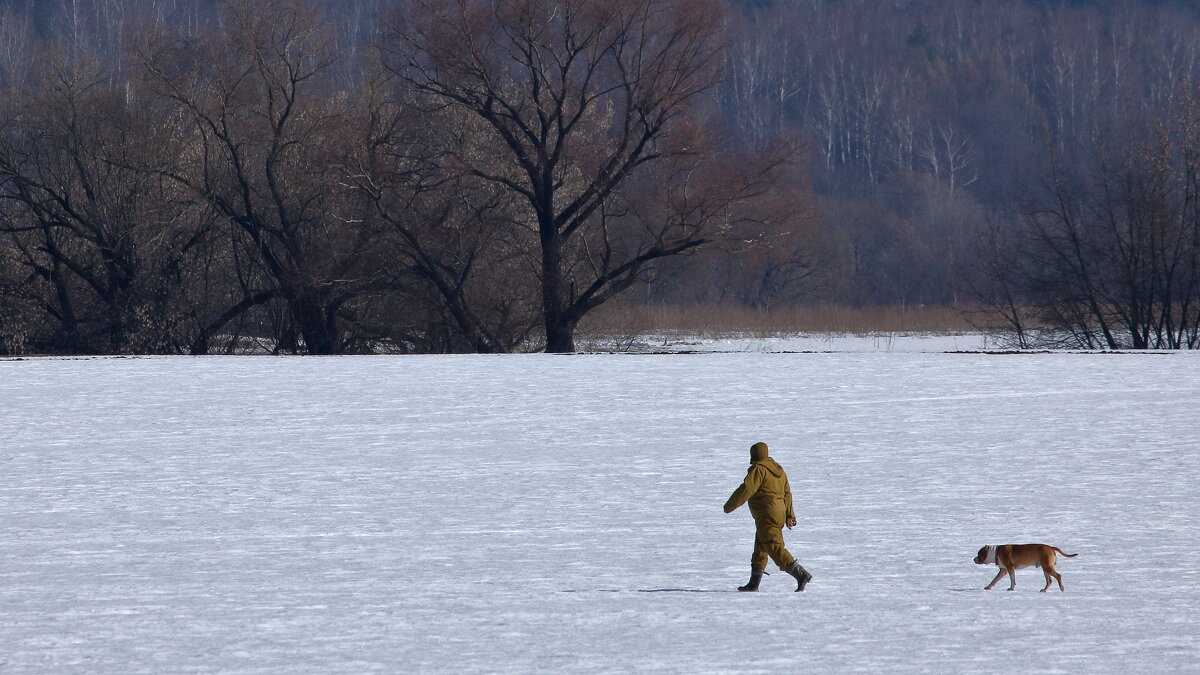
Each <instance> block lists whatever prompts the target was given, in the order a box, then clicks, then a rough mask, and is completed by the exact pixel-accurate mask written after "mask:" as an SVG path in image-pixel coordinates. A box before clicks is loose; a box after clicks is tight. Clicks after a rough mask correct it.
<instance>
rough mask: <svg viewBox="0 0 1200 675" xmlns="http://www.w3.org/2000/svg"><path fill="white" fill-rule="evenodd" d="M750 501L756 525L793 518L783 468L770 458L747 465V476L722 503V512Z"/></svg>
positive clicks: (727, 511)
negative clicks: (723, 508)
mask: <svg viewBox="0 0 1200 675" xmlns="http://www.w3.org/2000/svg"><path fill="white" fill-rule="evenodd" d="M746 502H750V515H752V516H754V520H755V522H757V523H759V524H770V525H772V526H775V527H783V526H784V524H786V523H787V521H789V520H793V519H795V517H796V512H795V510H793V509H792V488H791V486H790V485H788V478H787V474H786V473H785V472H784V471H783V467H782V466H779V463H778V462H776V461H775V460H774V459H772V458H770V457H764V458H762V459H759V460H756V461H754V462H753V463H751V464H750V470H749V471H747V472H746V479H745V480H743V481H742V484H741V485H739V486H738V489H736V490H734V491H733V494H732V495H730V496H729V501H727V502H725V513H730V512H732V511H733V510H734V509H736V508H738V507H739V506H741V505H742V504H745V503H746Z"/></svg>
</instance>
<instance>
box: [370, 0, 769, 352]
mask: <svg viewBox="0 0 1200 675" xmlns="http://www.w3.org/2000/svg"><path fill="white" fill-rule="evenodd" d="M723 35H724V13H723V11H722V10H721V8H720V7H719V6H718V5H717V4H716V3H713V2H709V1H708V0H582V1H579V2H562V1H556V0H420V1H418V2H414V3H413V4H412V5H411V7H410V8H409V10H408V11H406V12H404V13H402V15H400V16H398V17H395V18H394V20H393V21H392V22H391V24H390V26H389V29H388V30H387V31H386V38H385V50H384V53H385V63H386V66H387V67H388V68H389V69H390V70H391V71H392V72H393V73H395V74H396V75H397V76H398V77H399V80H400V82H402V83H404V84H406V85H408V86H410V87H412V88H414V89H415V90H416V91H417V92H419V93H421V94H423V95H424V96H425V97H426V103H427V105H428V106H430V107H436V106H445V107H448V108H450V109H453V110H457V111H460V112H461V113H462V115H461V118H462V119H461V123H462V124H464V125H472V124H474V125H478V126H479V127H480V128H481V130H482V131H483V132H484V134H485V135H484V136H483V138H484V139H486V141H485V142H482V143H479V144H475V145H473V146H472V147H470V148H469V149H466V150H465V151H463V152H455V153H453V154H452V155H450V156H448V157H447V158H446V159H445V162H446V163H447V164H448V165H449V166H452V167H454V168H457V169H458V170H460V171H462V172H463V173H464V174H466V175H470V176H472V177H474V178H476V179H478V180H482V181H486V182H490V183H492V184H494V185H497V186H501V187H502V188H503V189H505V190H507V191H509V192H511V193H512V194H514V195H517V196H518V197H519V198H520V200H521V201H522V202H523V203H524V211H525V214H524V216H523V217H522V218H518V222H517V223H516V224H517V225H518V226H521V227H526V228H529V229H530V230H531V231H532V232H533V233H534V234H535V235H536V241H537V247H538V251H537V255H536V265H535V269H536V274H537V275H538V280H539V283H540V287H541V304H542V314H543V324H544V327H545V333H546V335H545V339H546V351H549V352H570V351H574V332H575V327H576V325H577V324H578V323H579V321H580V319H581V318H582V317H583V316H584V315H585V314H586V313H587V312H589V311H590V310H592V309H594V308H595V307H598V306H599V305H601V304H603V303H604V302H605V301H607V300H609V299H610V298H612V297H613V296H614V295H616V294H617V293H619V292H621V291H622V290H624V289H626V288H628V287H629V286H630V285H631V284H633V283H634V282H635V281H637V280H639V279H640V278H643V276H644V274H645V273H646V271H647V270H648V269H649V268H650V267H651V266H652V264H653V262H654V261H655V260H658V259H661V258H664V257H667V256H674V255H679V254H683V253H686V252H689V251H693V250H696V249H698V248H701V247H704V246H706V245H708V244H711V243H713V242H714V241H717V240H720V239H721V238H722V237H724V236H726V235H728V234H730V233H731V232H732V231H733V230H734V229H735V228H734V225H736V224H737V223H739V222H740V221H741V216H740V215H739V214H738V213H737V211H738V208H739V207H740V206H741V205H742V204H744V203H745V202H748V201H753V200H754V199H755V198H757V197H759V196H761V195H762V194H764V193H766V192H768V191H769V188H768V187H767V186H768V183H769V181H768V180H766V176H767V174H769V173H770V169H769V168H765V169H764V168H761V167H757V166H756V170H753V171H748V172H728V173H726V174H725V175H724V176H723V180H725V181H726V182H725V183H724V184H723V185H722V186H721V188H722V189H721V190H717V191H710V190H709V189H708V188H709V187H711V185H704V186H702V185H701V183H700V182H699V181H698V179H699V178H700V177H701V176H702V175H703V174H704V173H705V168H706V163H707V162H710V161H717V157H719V152H716V151H717V150H719V149H720V144H719V143H717V144H708V143H704V144H700V145H697V141H699V140H701V139H703V138H704V136H705V134H704V133H702V132H700V131H698V126H699V125H700V124H701V117H702V115H701V114H700V112H701V108H702V107H703V106H704V105H705V104H706V102H707V101H706V98H705V96H704V94H705V92H707V91H708V90H709V89H710V88H711V87H713V86H714V84H715V83H716V82H717V80H718V78H719V76H720V66H721V57H722V40H723ZM711 133H715V132H711ZM701 146H703V147H701ZM702 153H707V154H702ZM655 165H659V166H655ZM767 166H768V167H770V168H775V167H777V166H778V163H777V162H767ZM651 168H654V172H651V171H650V169H651ZM647 180H649V181H650V182H649V183H648V182H647ZM663 181H666V182H669V183H670V186H669V187H668V186H667V185H666V184H665V183H664V182H663ZM639 190H648V191H658V192H660V193H663V194H665V193H666V192H670V193H671V194H670V198H669V199H668V200H667V201H664V202H662V204H661V205H663V206H667V207H673V208H666V209H658V210H657V211H651V210H649V209H644V208H643V209H637V208H634V202H635V201H636V199H635V198H634V196H633V194H632V193H633V192H635V191H639ZM718 195H719V196H720V199H714V197H716V196H718Z"/></svg>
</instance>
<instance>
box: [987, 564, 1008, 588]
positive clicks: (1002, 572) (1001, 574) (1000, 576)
mask: <svg viewBox="0 0 1200 675" xmlns="http://www.w3.org/2000/svg"><path fill="white" fill-rule="evenodd" d="M1005 574H1008V570H1006V569H1004V568H1003V567H1001V568H1000V571H999V572H996V578H995V579H992V583H990V584H988V585H987V586H984V587H983V590H985V591H990V590H992V587H993V586H995V585H996V582H997V581H1000V580H1001V579H1003V578H1004V575H1005Z"/></svg>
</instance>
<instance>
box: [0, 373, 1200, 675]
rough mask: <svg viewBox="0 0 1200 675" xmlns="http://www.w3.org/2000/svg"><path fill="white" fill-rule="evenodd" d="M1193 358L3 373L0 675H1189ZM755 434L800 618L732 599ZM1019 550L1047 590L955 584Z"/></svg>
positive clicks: (1197, 525) (742, 572)
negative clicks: (781, 483) (1051, 562)
mask: <svg viewBox="0 0 1200 675" xmlns="http://www.w3.org/2000/svg"><path fill="white" fill-rule="evenodd" d="M1198 402H1200V354H1189V353H1184V354H1150V355H1145V354H1143V355H1133V354H1031V355H987V354H946V353H911V352H904V351H900V350H895V351H877V352H868V353H815V354H780V353H754V352H752V351H746V350H743V351H742V353H710V354H687V355H583V356H548V355H527V356H508V357H487V356H446V357H434V356H430V357H361V358H359V357H343V358H270V357H232V358H222V357H206V358H134V359H116V358H113V359H32V360H4V361H0V430H2V432H3V441H2V442H0V672H2V673H6V674H7V673H39V674H41V673H188V672H203V673H211V672H248V673H263V672H277V673H298V672H312V673H362V672H372V671H375V672H385V673H400V672H416V673H460V672H519V673H526V672H664V673H677V672H686V673H696V672H704V673H709V672H761V673H768V672H769V673H779V672H786V673H800V672H848V671H872V672H947V673H958V672H968V671H973V672H1034V671H1036V672H1043V673H1055V672H1061V673H1096V672H1112V673H1130V672H1139V673H1150V672H1153V673H1162V672H1197V671H1198V670H1200V665H1198V664H1200V612H1198V609H1200V571H1198V570H1200V562H1198V561H1200V487H1198V486H1200V447H1198V446H1200V443H1198V441H1197V437H1198V434H1197V429H1198V424H1197V404H1198ZM759 440H761V441H765V442H767V443H768V444H770V446H771V450H772V454H773V455H774V456H775V457H776V458H777V459H778V460H779V461H780V462H781V463H782V464H783V466H784V467H785V468H787V470H788V472H789V474H790V476H791V479H792V487H793V490H794V492H795V494H796V510H797V512H798V513H799V517H800V525H799V527H798V528H797V529H795V530H793V531H787V532H785V535H786V537H787V541H788V546H789V548H790V549H791V551H792V552H793V553H794V554H796V555H797V556H798V557H799V558H800V560H801V561H802V562H803V563H804V564H805V565H806V566H807V567H808V569H809V570H810V571H811V572H812V573H813V574H814V576H815V579H814V581H813V582H812V583H811V584H810V586H809V588H808V591H806V592H805V593H793V592H792V589H793V588H794V582H793V581H792V580H791V579H790V578H789V577H787V576H786V575H783V574H781V573H779V572H777V571H775V570H773V569H772V570H770V571H772V572H773V573H772V575H771V576H769V577H767V578H765V579H764V582H763V591H762V592H760V593H757V594H745V593H737V592H735V590H734V589H735V588H736V586H738V585H740V584H742V583H744V582H745V581H746V578H747V575H748V572H749V569H748V560H749V555H750V548H751V543H752V539H753V530H752V526H751V520H750V516H749V514H748V513H747V512H746V510H745V509H742V510H739V511H737V512H735V513H734V514H731V515H725V514H723V513H722V511H721V505H722V504H723V503H724V501H725V499H726V498H727V497H728V495H729V493H730V492H731V491H732V490H733V489H734V488H735V487H736V486H737V485H738V483H739V482H740V480H741V477H742V475H743V473H744V471H745V467H746V463H747V451H748V448H749V446H750V444H751V443H753V442H755V441H759ZM1021 542H1045V543H1049V544H1053V545H1057V546H1059V547H1060V548H1063V549H1064V550H1066V551H1068V552H1070V553H1078V554H1079V557H1077V558H1073V559H1060V562H1059V565H1058V569H1059V571H1060V572H1061V573H1062V575H1063V580H1064V583H1065V584H1066V592H1065V593H1059V592H1058V590H1057V589H1055V590H1053V591H1052V592H1049V593H1045V594H1042V593H1038V592H1037V591H1038V589H1040V588H1041V585H1042V577H1041V573H1040V571H1038V570H1022V571H1021V572H1019V573H1018V575H1017V589H1016V591H1014V592H1011V593H1009V592H1006V591H1004V590H1002V589H1003V588H1006V587H1007V585H1006V582H1005V583H1004V584H1003V585H1001V587H1000V588H998V589H997V590H993V591H984V590H983V586H984V585H985V584H986V583H987V582H988V581H989V580H990V579H991V578H992V576H993V574H994V571H995V570H994V568H983V567H978V566H976V565H974V564H972V561H971V558H972V556H973V555H974V553H975V551H976V550H977V549H978V548H979V547H980V546H982V545H984V544H988V543H1021Z"/></svg>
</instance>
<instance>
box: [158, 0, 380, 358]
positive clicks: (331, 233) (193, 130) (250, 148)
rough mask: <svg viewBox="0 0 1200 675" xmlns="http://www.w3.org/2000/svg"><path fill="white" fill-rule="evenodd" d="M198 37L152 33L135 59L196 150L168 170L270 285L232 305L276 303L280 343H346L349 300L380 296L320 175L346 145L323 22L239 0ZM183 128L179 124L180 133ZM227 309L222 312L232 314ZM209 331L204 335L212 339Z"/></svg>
mask: <svg viewBox="0 0 1200 675" xmlns="http://www.w3.org/2000/svg"><path fill="white" fill-rule="evenodd" d="M223 9H224V11H223V15H222V27H221V29H220V30H211V31H209V32H208V33H206V34H204V35H203V36H202V37H201V38H200V39H189V38H187V37H186V36H183V35H179V34H177V33H176V34H172V33H167V34H165V35H158V36H153V37H152V39H150V40H147V41H146V42H145V43H144V44H143V45H142V46H141V47H140V49H139V52H138V56H139V59H140V61H141V64H142V67H143V70H144V72H145V74H146V76H147V79H148V82H149V85H150V86H151V87H152V88H153V90H154V91H155V92H156V93H157V94H158V95H159V96H161V97H163V98H165V99H166V100H168V101H170V102H172V103H173V104H174V105H175V106H176V110H177V121H178V122H179V124H180V125H181V129H184V131H183V133H188V134H190V136H191V137H192V138H193V146H192V150H191V151H190V152H189V153H188V154H187V155H185V156H183V157H179V158H178V164H177V166H175V167H173V168H171V169H170V170H168V171H167V172H166V175H168V176H169V177H170V178H171V179H172V180H174V181H176V182H178V183H179V184H180V185H183V186H186V187H187V188H188V189H189V190H191V191H192V192H193V193H194V194H196V195H198V196H200V197H202V198H203V199H205V200H207V201H208V203H209V204H210V205H211V206H212V208H213V209H215V210H216V211H217V212H219V213H220V214H222V215H223V216H224V217H225V218H226V219H227V220H228V222H229V223H230V224H231V225H232V226H233V227H234V229H235V230H236V231H237V232H238V233H240V236H241V241H243V242H244V243H246V244H247V245H249V246H250V247H252V250H253V253H254V256H253V259H252V262H253V264H255V265H258V266H261V271H262V273H263V278H264V279H265V280H267V281H268V283H269V285H267V286H263V287H258V288H247V289H246V292H245V293H244V298H243V301H242V302H241V303H239V305H236V306H235V307H234V309H237V310H239V311H244V310H245V309H248V308H249V307H251V306H254V305H257V304H261V303H263V302H267V301H269V300H272V299H274V298H276V297H278V298H282V300H283V301H284V303H285V306H286V309H287V316H286V317H284V321H285V322H287V323H289V324H292V325H294V326H295V328H296V332H297V333H298V335H296V336H295V337H293V335H292V333H291V331H290V330H288V329H287V327H286V326H285V327H284V328H283V329H282V331H281V332H280V333H279V334H278V336H277V337H278V338H279V339H280V340H281V341H282V343H283V346H284V347H285V348H287V347H288V346H289V345H288V344H287V343H289V342H292V341H293V340H294V339H295V340H298V341H297V343H296V344H297V346H298V347H302V348H303V349H304V350H306V351H307V352H309V353H313V354H330V353H335V352H339V351H343V350H344V349H346V348H347V345H348V344H349V343H348V339H349V337H350V336H349V335H348V333H347V325H348V324H353V323H354V321H355V320H356V317H355V316H354V313H353V311H352V305H353V302H354V301H355V299H356V298H359V297H360V296H363V295H364V294H369V293H372V292H375V291H378V290H379V289H380V286H381V284H382V276H381V275H380V274H379V270H372V269H369V268H367V266H366V264H367V263H369V262H370V261H371V260H372V257H371V256H370V255H367V254H366V251H367V249H369V248H370V245H371V240H372V238H373V234H374V232H372V231H371V230H370V228H369V227H368V226H369V225H370V221H365V220H363V219H362V218H360V217H358V216H359V215H361V214H358V213H357V212H356V211H355V206H354V204H353V203H351V202H349V201H347V200H346V198H345V194H344V193H345V192H346V191H345V190H341V191H339V190H338V189H337V186H338V184H339V182H338V181H337V180H336V178H335V177H333V176H331V175H330V174H329V170H330V168H331V166H332V165H333V163H334V162H333V159H334V158H335V157H337V156H338V153H339V152H343V151H342V150H341V149H337V150H331V148H333V147H336V146H337V145H338V144H339V143H342V142H344V140H345V138H346V137H347V135H348V134H347V133H344V132H345V125H346V119H347V117H346V115H347V110H346V108H347V106H348V99H347V96H346V94H345V92H339V91H338V90H337V88H336V87H335V86H333V83H332V82H330V81H329V79H328V77H327V75H328V72H329V68H330V66H331V65H332V64H333V63H334V61H335V59H336V50H335V48H334V44H333V43H332V41H331V31H330V27H329V26H328V25H327V24H325V23H323V22H321V21H320V20H318V19H317V18H314V17H315V16H317V12H316V10H315V7H313V6H311V5H309V4H307V3H305V2H302V1H300V0H296V1H291V0H269V1H267V2H252V1H250V0H239V1H236V2H230V3H227V4H225V5H224V6H223ZM184 127H186V128H184ZM234 316H236V312H232V313H227V314H226V315H225V318H226V319H229V320H231V319H232V318H234ZM210 332H211V331H210Z"/></svg>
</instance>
